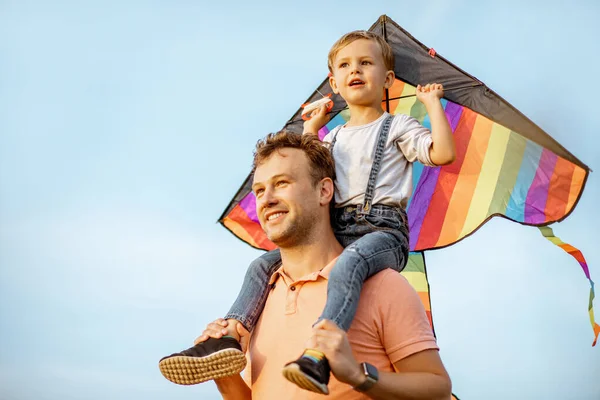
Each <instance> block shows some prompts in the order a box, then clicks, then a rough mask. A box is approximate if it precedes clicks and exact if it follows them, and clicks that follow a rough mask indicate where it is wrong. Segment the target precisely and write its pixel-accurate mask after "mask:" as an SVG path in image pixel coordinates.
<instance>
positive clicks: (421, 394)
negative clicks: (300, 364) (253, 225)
mask: <svg viewBox="0 0 600 400" xmlns="http://www.w3.org/2000/svg"><path fill="white" fill-rule="evenodd" d="M254 167H255V172H254V181H253V186H252V189H253V191H254V193H255V195H256V199H257V200H256V211H257V215H258V217H259V220H260V223H261V225H262V227H263V229H264V230H265V232H266V234H267V236H268V237H269V239H270V240H271V241H272V242H273V243H275V244H276V245H277V246H278V247H279V248H280V250H281V260H282V266H281V268H279V270H278V271H277V272H276V273H275V274H274V275H273V276H272V278H271V281H270V284H271V286H272V290H271V291H270V293H269V295H268V298H267V302H266V305H265V308H264V310H263V312H262V315H261V317H260V320H259V322H258V325H257V326H256V328H255V330H254V332H253V333H252V335H251V337H250V335H249V334H248V332H247V331H245V330H244V328H243V327H242V325H241V324H237V325H236V326H232V325H233V323H232V324H229V325H228V323H227V321H225V320H222V319H220V320H217V321H215V322H213V323H211V324H209V325H208V326H207V328H206V330H205V331H204V333H203V335H202V336H201V337H200V338H198V340H205V339H206V338H207V337H214V338H220V337H222V336H223V335H224V334H227V335H232V336H238V335H239V337H240V339H241V340H240V342H241V344H242V347H243V351H246V350H247V355H248V358H249V364H248V367H247V368H246V374H245V380H244V379H242V377H241V376H240V375H234V376H230V377H227V378H222V379H217V380H216V383H217V387H218V389H219V391H220V392H221V394H222V396H223V398H224V399H226V400H234V399H250V398H254V399H277V400H279V399H313V398H314V399H317V398H321V397H320V395H318V394H316V393H312V392H309V391H305V390H302V389H300V388H299V387H298V386H296V385H294V384H293V383H291V382H290V381H288V380H286V379H285V378H284V376H283V375H282V373H281V372H282V367H283V365H284V364H285V363H286V362H287V361H288V360H290V359H293V358H294V357H295V356H296V357H297V356H298V355H299V354H301V353H302V350H303V349H304V348H305V347H309V348H314V349H317V350H319V351H321V352H323V353H324V354H325V356H326V357H327V359H328V360H329V365H330V367H331V372H332V374H333V376H334V379H333V380H332V382H331V383H330V385H329V390H330V395H331V396H332V398H339V399H366V398H373V399H428V400H429V399H448V398H450V395H451V383H450V378H449V377H448V374H447V372H446V370H445V368H444V366H443V364H442V362H441V359H440V357H439V354H438V347H437V344H436V342H435V338H434V337H433V333H432V331H431V327H430V325H429V322H428V320H427V317H426V314H425V311H424V309H423V305H422V304H421V301H420V299H419V297H418V295H417V294H416V292H415V291H414V290H413V289H412V287H411V286H410V285H409V283H408V282H407V281H406V280H405V279H404V278H403V277H402V276H401V275H400V274H398V273H397V272H394V271H392V270H389V269H388V270H385V271H383V272H380V273H378V274H376V275H375V276H374V277H372V278H371V279H369V280H368V281H367V282H366V283H365V284H364V286H363V289H362V292H361V298H360V301H359V304H358V309H357V312H356V316H355V318H354V321H353V323H352V325H351V327H350V330H349V331H348V333H347V334H346V333H345V332H344V331H343V330H341V329H339V328H338V327H337V326H336V325H335V324H333V323H332V322H331V321H327V320H324V321H321V322H319V323H318V324H317V325H315V326H314V327H312V326H311V325H312V323H313V322H314V321H315V320H316V319H317V317H318V316H319V314H320V312H321V310H322V308H323V306H324V304H325V300H326V296H327V278H328V276H329V273H330V271H331V268H332V266H333V264H335V260H336V259H337V257H338V256H339V255H340V254H341V252H342V250H343V248H342V246H341V245H340V243H339V242H338V241H337V239H336V237H335V235H334V233H333V229H332V227H331V224H330V202H331V200H332V197H333V194H334V184H333V178H334V175H335V171H334V167H333V161H332V159H331V155H330V153H329V151H328V150H327V149H326V148H325V147H323V146H322V144H321V143H320V142H319V140H318V139H317V138H316V136H314V135H296V134H291V133H287V132H279V133H277V134H271V135H269V136H267V138H266V139H265V140H263V141H261V142H259V143H258V144H257V149H256V153H255V159H254ZM307 339H308V341H307ZM299 386H304V387H306V384H300V385H299Z"/></svg>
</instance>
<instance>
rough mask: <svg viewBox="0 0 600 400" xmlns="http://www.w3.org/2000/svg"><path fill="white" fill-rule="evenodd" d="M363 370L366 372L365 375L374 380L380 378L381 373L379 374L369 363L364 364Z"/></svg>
mask: <svg viewBox="0 0 600 400" xmlns="http://www.w3.org/2000/svg"><path fill="white" fill-rule="evenodd" d="M363 368H364V370H365V375H366V376H367V377H369V378H371V379H373V380H375V381H376V380H377V379H378V378H379V373H378V372H377V368H375V367H374V366H372V365H371V364H369V363H363Z"/></svg>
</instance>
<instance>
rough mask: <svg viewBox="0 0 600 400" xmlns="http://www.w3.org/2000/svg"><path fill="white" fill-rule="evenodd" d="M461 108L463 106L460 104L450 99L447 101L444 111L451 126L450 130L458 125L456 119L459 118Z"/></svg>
mask: <svg viewBox="0 0 600 400" xmlns="http://www.w3.org/2000/svg"><path fill="white" fill-rule="evenodd" d="M463 109H464V107H463V106H460V105H458V104H456V103H453V102H451V101H448V102H447V104H446V107H445V108H444V112H445V113H446V117H447V118H448V122H449V123H450V128H452V132H454V130H455V129H456V126H457V125H458V121H459V120H460V116H461V115H462V112H463Z"/></svg>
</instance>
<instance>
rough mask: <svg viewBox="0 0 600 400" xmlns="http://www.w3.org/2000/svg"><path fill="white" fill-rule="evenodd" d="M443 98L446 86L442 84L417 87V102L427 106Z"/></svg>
mask: <svg viewBox="0 0 600 400" xmlns="http://www.w3.org/2000/svg"><path fill="white" fill-rule="evenodd" d="M442 97H444V86H442V84H440V83H431V84H427V85H425V86H421V85H417V100H419V101H420V102H421V103H423V104H425V105H427V104H428V103H431V102H432V101H439V100H440V99H441V98H442Z"/></svg>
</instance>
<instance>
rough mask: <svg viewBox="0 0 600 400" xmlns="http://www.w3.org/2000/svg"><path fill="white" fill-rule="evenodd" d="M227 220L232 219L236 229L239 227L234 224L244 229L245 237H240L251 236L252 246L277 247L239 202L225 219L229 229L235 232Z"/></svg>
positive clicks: (269, 248) (232, 224)
mask: <svg viewBox="0 0 600 400" xmlns="http://www.w3.org/2000/svg"><path fill="white" fill-rule="evenodd" d="M226 221H230V222H229V223H230V225H231V226H232V227H234V228H235V229H237V227H236V226H235V225H234V224H238V225H239V226H240V227H241V229H243V231H244V238H242V237H241V236H240V238H242V240H246V239H245V238H246V237H249V238H250V240H249V242H250V244H251V245H252V246H254V247H259V248H263V249H267V250H273V249H274V248H276V247H277V246H275V245H274V244H273V243H272V242H271V241H270V240H269V239H267V236H266V235H265V232H264V231H263V230H262V228H261V227H260V224H257V223H256V222H254V221H252V220H251V219H250V217H248V214H246V212H245V211H244V209H243V208H242V207H240V205H239V204H238V205H237V206H235V207H234V208H233V209H232V210H231V212H230V213H229V215H227V217H226V218H225V220H224V224H225V226H227V227H228V228H229V229H231V230H232V231H233V232H235V231H234V230H233V229H232V227H230V226H228V225H227V223H226Z"/></svg>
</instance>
